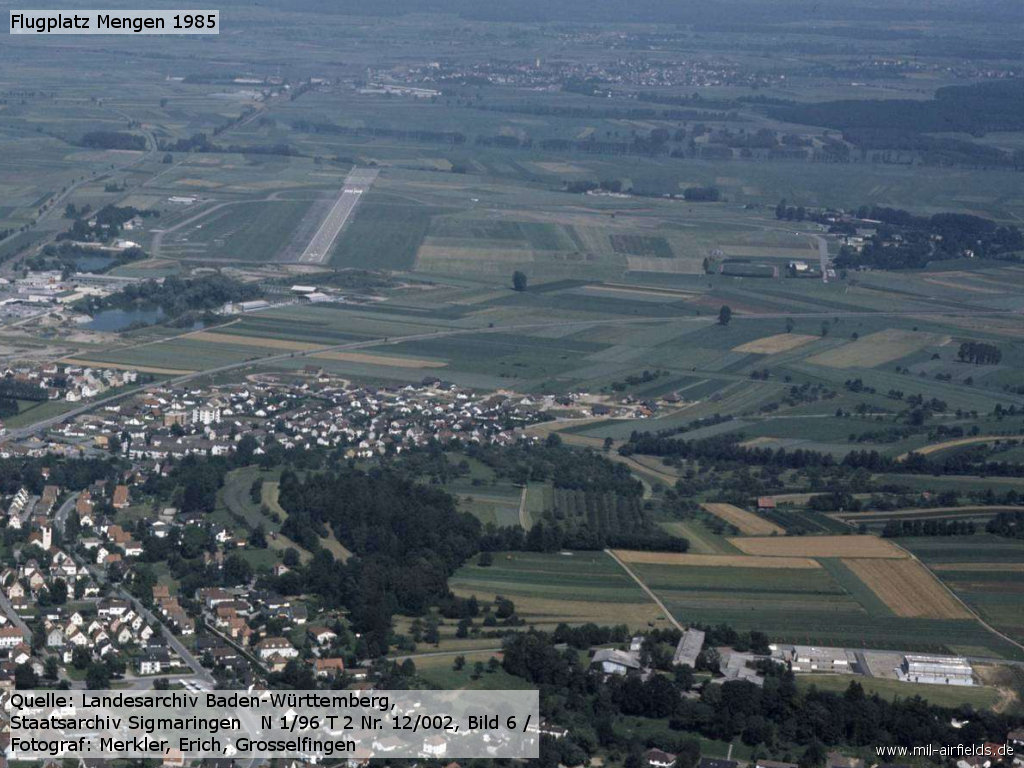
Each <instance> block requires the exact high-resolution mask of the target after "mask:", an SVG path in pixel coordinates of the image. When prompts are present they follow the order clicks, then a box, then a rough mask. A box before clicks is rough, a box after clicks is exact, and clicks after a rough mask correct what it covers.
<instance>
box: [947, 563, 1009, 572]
mask: <svg viewBox="0 0 1024 768" xmlns="http://www.w3.org/2000/svg"><path fill="white" fill-rule="evenodd" d="M931 569H932V570H933V571H983V572H984V571H989V572H996V573H998V572H999V571H1004V572H1006V573H1024V563H935V564H934V565H932V566H931Z"/></svg>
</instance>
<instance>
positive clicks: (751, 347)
mask: <svg viewBox="0 0 1024 768" xmlns="http://www.w3.org/2000/svg"><path fill="white" fill-rule="evenodd" d="M816 338H818V337H817V336H808V335H807V334H803V333H777V334H775V335H774V336H765V337H764V338H763V339H754V340H753V341H748V342H747V343H746V344H740V345H739V346H738V347H733V348H732V351H733V352H745V353H748V354H754V355H775V354H778V353H779V352H788V351H789V350H791V349H796V348H797V347H802V346H803V345H804V344H807V343H809V342H811V341H814V340H815V339H816Z"/></svg>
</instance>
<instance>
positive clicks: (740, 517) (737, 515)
mask: <svg viewBox="0 0 1024 768" xmlns="http://www.w3.org/2000/svg"><path fill="white" fill-rule="evenodd" d="M701 507H702V508H703V509H704V511H705V512H710V513H711V514H712V515H714V516H715V517H718V518H721V519H722V520H724V521H725V522H727V523H729V525H732V526H734V527H736V528H738V529H739V532H740V533H743V534H748V535H750V536H767V535H770V534H780V533H785V532H786V531H785V529H784V528H782V527H781V526H778V525H775V523H771V522H769V521H767V520H765V519H764V518H763V517H758V516H757V515H755V514H754V513H753V512H748V511H747V510H745V509H740V508H739V507H737V506H735V505H733V504H721V503H711V502H707V503H704V504H701Z"/></svg>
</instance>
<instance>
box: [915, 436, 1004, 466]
mask: <svg viewBox="0 0 1024 768" xmlns="http://www.w3.org/2000/svg"><path fill="white" fill-rule="evenodd" d="M1019 439H1020V438H1019V437H1017V438H1014V437H1012V436H1007V435H975V436H974V437H958V438H957V439H955V440H945V441H943V442H941V443H932V444H931V445H923V446H921V447H920V448H915V449H914V453H919V454H921V455H922V456H927V455H928V454H931V453H938V452H939V451H944V450H946V449H947V448H959V447H960V446H961V445H974V444H975V443H991V442H993V441H995V440H1019ZM909 455H910V454H909V453H902V454H900V455H899V456H898V457H897V459H898V460H900V461H902V460H903V459H905V458H907V457H908V456H909Z"/></svg>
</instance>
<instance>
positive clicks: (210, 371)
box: [5, 309, 1024, 442]
mask: <svg viewBox="0 0 1024 768" xmlns="http://www.w3.org/2000/svg"><path fill="white" fill-rule="evenodd" d="M1016 314H1017V313H1016V312H1015V311H1014V310H1008V309H982V310H978V311H965V310H935V311H932V312H921V311H915V310H909V311H893V312H765V313H751V314H742V315H734V316H733V319H734V321H735V320H769V319H780V318H784V317H792V318H794V319H801V318H804V319H829V318H836V317H845V318H850V317H919V318H925V317H998V316H1002V315H1016ZM712 321H713V318H711V317H690V316H686V317H672V318H650V317H643V318H612V319H608V320H574V321H570V322H563V323H560V325H561V326H562V327H568V328H573V327H575V328H588V327H597V326H605V325H634V324H641V325H642V324H649V325H654V324H661V323H670V322H689V323H693V322H696V323H711V322H712ZM550 327H551V323H550V322H533V323H510V324H508V325H497V324H496V325H493V326H489V327H487V328H453V329H451V330H447V331H431V332H427V333H414V334H409V335H408V336H390V337H388V336H383V337H379V338H376V339H366V340H365V341H352V342H346V343H342V344H333V345H329V346H324V347H317V348H314V349H307V350H297V351H294V352H284V353H281V354H274V355H268V356H266V357H259V358H253V359H250V360H242V361H240V362H236V363H227V364H225V365H219V366H216V367H214V368H206V369H204V370H201V371H193V372H192V373H186V374H182V375H180V376H174V377H171V378H168V379H164V380H163V381H161V382H159V383H158V384H153V385H151V386H149V387H145V388H142V389H134V388H133V389H131V390H129V391H127V392H121V393H118V394H114V395H110V396H108V397H103V398H100V399H98V400H93V401H91V402H88V403H85V404H83V405H80V406H77V407H75V408H72V409H71V410H68V411H65V412H64V413H61V414H58V415H56V416H52V417H50V418H48V419H43V420H41V421H37V422H35V423H34V424H29V425H26V426H24V427H18V428H16V429H10V430H8V431H7V435H6V438H7V440H20V439H22V438H25V437H28V436H29V435H33V434H37V433H39V432H43V431H45V430H47V429H49V428H50V427H52V426H53V425H55V424H59V423H61V422H63V421H66V420H68V419H72V418H74V417H75V416H80V415H81V414H83V413H88V412H90V411H92V410H95V409H96V408H100V407H102V406H105V405H109V404H111V403H114V402H117V401H118V400H122V399H124V398H126V397H129V396H133V395H139V394H143V393H146V392H153V391H155V390H157V389H162V388H165V387H175V386H179V385H181V384H186V383H188V382H190V381H195V380H196V379H201V378H203V377H205V376H213V375H217V374H221V373H228V372H230V371H237V370H240V369H243V368H253V367H255V366H259V365H269V364H272V363H278V362H283V361H285V360H289V359H293V358H302V357H315V356H316V355H319V354H322V353H324V352H341V351H349V350H357V349H369V348H371V347H379V346H382V345H385V344H388V345H394V344H402V343H405V342H410V341H426V340H428V339H444V338H451V337H453V336H469V335H473V334H487V333H509V332H514V331H527V330H536V329H538V328H550ZM176 338H178V337H177V336H173V337H170V338H168V339H164V340H161V341H159V342H153V343H155V344H159V343H164V342H166V341H173V340H174V339H176ZM1021 404H1024V400H1022V401H1021ZM5 442H6V441H5Z"/></svg>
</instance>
